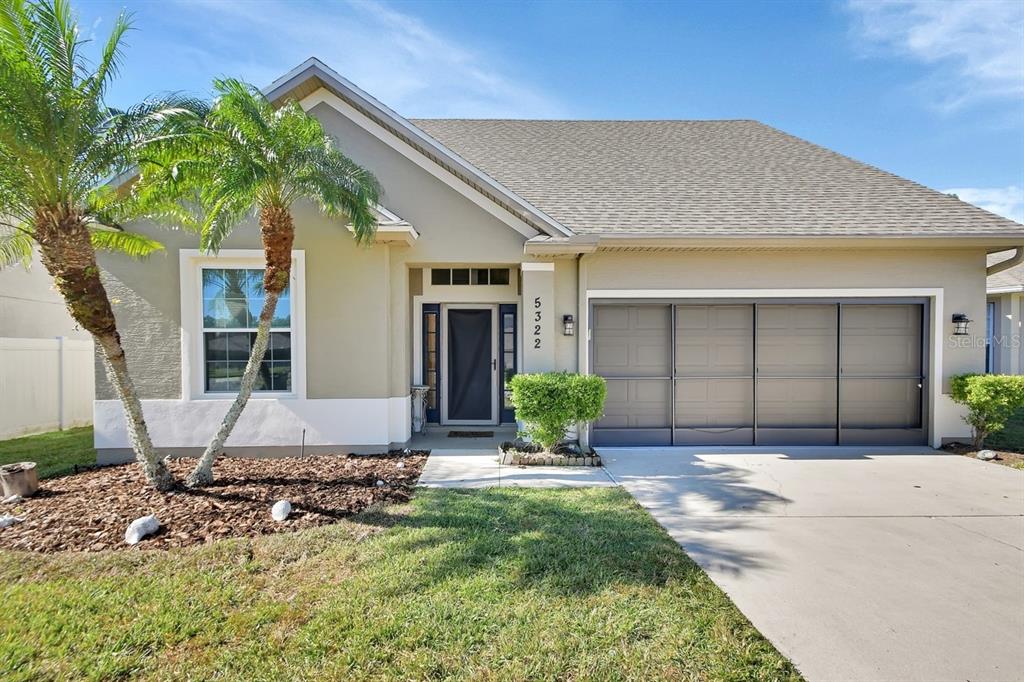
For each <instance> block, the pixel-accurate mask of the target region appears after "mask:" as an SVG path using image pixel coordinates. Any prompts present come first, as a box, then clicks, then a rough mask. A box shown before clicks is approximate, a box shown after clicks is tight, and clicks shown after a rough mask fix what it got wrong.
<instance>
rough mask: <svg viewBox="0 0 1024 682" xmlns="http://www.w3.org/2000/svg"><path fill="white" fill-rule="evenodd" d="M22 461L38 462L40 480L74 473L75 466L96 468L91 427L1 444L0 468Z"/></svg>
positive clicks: (42, 434) (1, 442)
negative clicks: (93, 466)
mask: <svg viewBox="0 0 1024 682" xmlns="http://www.w3.org/2000/svg"><path fill="white" fill-rule="evenodd" d="M22 461H28V462H35V463H36V466H37V470H38V472H39V478H50V477H51V476H60V475H62V474H67V473H71V472H72V471H74V470H75V465H76V464H77V465H83V464H95V463H96V451H95V450H94V449H93V447H92V427H91V426H84V427H82V428H78V429H67V430H66V431H51V432H50V433H41V434H39V435H37V436H25V437H24V438H13V439H11V440H0V464H10V463H11V462H22Z"/></svg>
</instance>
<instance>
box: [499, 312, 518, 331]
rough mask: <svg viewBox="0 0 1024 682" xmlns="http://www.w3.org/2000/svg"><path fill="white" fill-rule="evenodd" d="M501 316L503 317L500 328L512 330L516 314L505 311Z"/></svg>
mask: <svg viewBox="0 0 1024 682" xmlns="http://www.w3.org/2000/svg"><path fill="white" fill-rule="evenodd" d="M502 317H503V318H504V319H503V321H502V323H501V326H502V329H504V330H505V331H507V332H514V331H515V330H516V316H515V315H513V314H511V313H505V314H504V315H503V316H502Z"/></svg>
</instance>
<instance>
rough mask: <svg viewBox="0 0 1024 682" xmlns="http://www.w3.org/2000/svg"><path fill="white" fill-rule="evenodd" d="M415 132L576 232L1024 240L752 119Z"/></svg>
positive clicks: (425, 122)
mask: <svg viewBox="0 0 1024 682" xmlns="http://www.w3.org/2000/svg"><path fill="white" fill-rule="evenodd" d="M412 123H413V124H414V125H416V126H417V127H419V128H420V129H421V130H423V131H424V132H426V133H427V134H429V135H431V136H432V137H434V138H435V139H436V140H438V141H439V142H441V143H442V144H444V145H445V146H446V147H448V148H449V149H450V150H452V151H453V152H455V153H456V154H458V155H460V156H461V157H462V158H463V159H465V160H466V161H468V162H469V163H471V164H473V165H474V166H476V167H477V168H479V169H480V170H482V171H483V172H485V173H487V174H488V175H490V176H491V177H492V178H493V179H494V180H496V181H498V182H500V183H501V184H503V185H504V186H505V187H507V188H508V189H510V190H512V191H513V192H515V193H517V194H518V195H519V196H521V197H522V198H524V199H526V200H527V201H529V202H530V203H531V204H533V205H534V206H536V207H537V208H538V209H540V210H542V211H544V212H545V213H547V214H548V215H550V216H551V217H552V218H554V219H555V220H558V221H559V222H561V223H562V224H563V225H566V226H567V227H569V228H570V229H572V230H573V231H575V232H577V233H578V234H598V235H607V234H649V235H659V234H662V235H677V234H687V235H709V236H715V235H723V236H747V235H759V236H771V235H784V236H796V237H799V236H866V237H871V236H892V235H914V236H935V237H942V236H983V235H993V234H999V235H1000V236H1007V237H1010V236H1014V235H1013V233H1017V234H1020V235H1024V225H1020V224H1018V223H1015V222H1013V221H1010V220H1007V219H1006V218H1002V217H999V216H996V215H994V214H992V213H989V212H987V211H984V210H982V209H980V208H977V207H975V206H972V205H970V204H967V203H964V202H962V201H960V200H958V199H955V198H953V197H950V196H947V195H945V194H942V193H940V192H936V191H934V190H931V189H928V188H926V187H924V186H922V185H919V184H917V183H914V182H911V181H909V180H905V179H903V178H900V177H898V176H895V175H892V174H891V173H886V172H884V171H882V170H879V169H877V168H874V167H872V166H868V165H866V164H863V163H860V162H858V161H855V160H853V159H850V158H848V157H845V156H842V155H841V154H838V153H836V152H833V151H830V150H828V149H825V148H823V147H819V146H818V145H815V144H811V143H810V142H807V141H805V140H801V139H799V138H796V137H793V136H792V135H788V134H786V133H783V132H781V131H779V130H776V129H775V128H772V127H770V126H767V125H764V124H762V123H758V122H756V121H522V120H471V119H414V120H412Z"/></svg>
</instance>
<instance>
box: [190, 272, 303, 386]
mask: <svg viewBox="0 0 1024 682" xmlns="http://www.w3.org/2000/svg"><path fill="white" fill-rule="evenodd" d="M262 307H263V269H262V268H245V267H231V266H224V265H216V266H202V318H203V328H202V338H203V387H204V391H205V392H206V393H232V392H235V391H237V390H238V388H239V385H240V383H241V379H242V374H243V372H245V365H246V362H248V360H249V353H250V351H251V350H252V344H253V343H254V341H255V339H256V326H257V324H258V323H259V316H260V310H261V309H262ZM292 319H293V311H292V297H291V292H290V288H288V289H285V290H284V292H282V293H281V296H280V298H279V299H278V301H277V307H276V309H275V311H274V317H273V320H272V322H271V332H270V342H269V344H268V346H267V352H266V353H265V354H264V356H263V362H262V363H260V371H259V374H258V375H257V378H256V385H255V386H254V388H253V390H254V391H260V392H273V393H290V392H291V391H292Z"/></svg>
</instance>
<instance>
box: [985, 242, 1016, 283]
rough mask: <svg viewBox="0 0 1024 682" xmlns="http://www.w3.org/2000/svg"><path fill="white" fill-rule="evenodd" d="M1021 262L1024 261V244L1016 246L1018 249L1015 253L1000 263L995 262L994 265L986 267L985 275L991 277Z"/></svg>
mask: <svg viewBox="0 0 1024 682" xmlns="http://www.w3.org/2000/svg"><path fill="white" fill-rule="evenodd" d="M1021 263H1024V246H1018V247H1016V251H1014V253H1013V255H1012V256H1010V257H1009V258H1007V259H1006V260H1001V261H999V262H998V263H993V264H992V265H990V266H988V267H987V268H985V276H986V277H991V276H992V275H994V274H996V273H997V272H1002V271H1003V270H1008V269H1010V268H1012V267H1013V266H1015V265H1020V264H1021Z"/></svg>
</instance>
